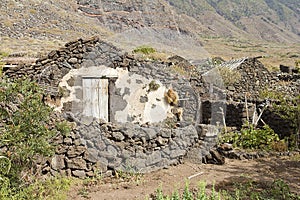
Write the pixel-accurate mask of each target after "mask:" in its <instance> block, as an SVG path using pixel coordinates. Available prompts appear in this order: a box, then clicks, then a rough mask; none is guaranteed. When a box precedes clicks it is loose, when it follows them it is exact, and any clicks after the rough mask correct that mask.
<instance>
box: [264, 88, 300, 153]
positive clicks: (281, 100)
mask: <svg viewBox="0 0 300 200" xmlns="http://www.w3.org/2000/svg"><path fill="white" fill-rule="evenodd" d="M261 96H262V97H264V98H267V99H270V100H271V101H272V107H271V109H272V110H273V111H274V112H275V113H277V114H278V115H279V116H280V117H281V118H282V119H285V120H286V121H287V122H289V123H290V126H291V127H292V128H293V132H292V133H291V135H290V136H289V138H287V139H289V140H290V141H291V142H290V144H289V146H290V147H292V148H299V141H300V95H297V96H292V95H291V94H287V93H284V92H280V91H276V90H271V91H269V90H264V91H262V92H261Z"/></svg>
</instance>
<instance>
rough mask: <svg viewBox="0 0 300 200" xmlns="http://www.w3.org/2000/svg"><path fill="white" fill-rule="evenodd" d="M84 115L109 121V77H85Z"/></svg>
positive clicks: (83, 85) (83, 81) (83, 84)
mask: <svg viewBox="0 0 300 200" xmlns="http://www.w3.org/2000/svg"><path fill="white" fill-rule="evenodd" d="M82 87H83V115H85V116H91V117H96V118H98V119H104V120H105V121H108V79H101V78H90V77H89V78H83V79H82Z"/></svg>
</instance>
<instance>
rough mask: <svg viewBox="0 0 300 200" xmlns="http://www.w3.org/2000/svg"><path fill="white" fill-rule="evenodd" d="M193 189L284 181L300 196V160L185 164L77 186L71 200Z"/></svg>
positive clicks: (122, 198) (124, 199)
mask: <svg viewBox="0 0 300 200" xmlns="http://www.w3.org/2000/svg"><path fill="white" fill-rule="evenodd" d="M193 175H194V177H192V178H190V179H189V182H190V189H192V190H193V189H195V188H197V185H198V184H199V182H201V181H205V182H206V183H207V188H211V187H212V185H213V184H215V188H216V189H217V190H218V189H230V187H232V186H233V184H234V183H240V182H243V181H245V180H246V179H247V180H252V181H256V182H258V183H268V182H273V181H274V180H277V179H282V180H284V181H285V182H286V183H287V184H288V185H289V187H290V189H291V191H292V192H294V193H298V194H299V195H300V159H299V155H298V156H297V157H272V158H263V159H257V160H231V159H226V163H225V164H224V165H210V164H194V163H190V162H188V161H185V163H184V164H180V165H177V166H172V167H169V168H168V169H162V170H159V171H156V172H152V173H149V174H144V175H133V176H131V177H129V179H128V177H127V178H125V179H126V181H125V180H124V179H123V178H121V177H119V178H109V179H102V180H101V181H97V183H96V184H93V183H91V182H90V183H85V184H83V183H80V184H77V185H74V186H73V187H72V188H71V190H70V192H69V194H68V199H73V200H81V199H94V200H96V199H97V200H98V199H99V200H104V199H107V200H119V199H120V200H127V199H130V200H132V199H143V200H144V199H147V197H149V196H151V194H154V193H155V192H156V190H157V189H158V188H159V187H160V186H161V188H162V190H163V192H164V193H165V194H171V193H172V192H173V191H174V190H175V189H178V190H179V193H182V191H183V188H184V186H185V183H186V181H187V180H188V178H189V177H191V176H193Z"/></svg>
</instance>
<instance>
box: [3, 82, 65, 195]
mask: <svg viewBox="0 0 300 200" xmlns="http://www.w3.org/2000/svg"><path fill="white" fill-rule="evenodd" d="M42 96H43V91H42V89H41V88H40V87H39V86H38V85H37V84H36V83H34V82H31V81H29V80H27V79H24V80H16V81H11V80H9V79H6V78H4V79H2V80H1V82H0V102H1V103H0V129H1V132H0V148H2V149H3V150H4V151H1V152H2V153H0V167H1V170H0V181H1V182H2V184H1V185H2V187H1V194H0V195H1V197H0V199H5V198H6V196H7V195H8V196H16V199H23V198H21V197H20V198H18V197H17V196H18V195H24V192H25V188H24V187H26V185H27V183H26V182H24V180H23V178H22V176H21V173H22V172H26V171H27V170H28V169H30V168H31V167H32V164H33V162H34V158H35V157H36V156H39V155H40V156H50V155H52V154H53V153H54V146H53V144H52V143H50V142H49V140H50V139H51V138H53V136H55V135H56V134H58V132H59V130H60V131H62V130H63V131H65V132H67V131H68V130H66V128H65V126H64V125H63V124H59V125H58V126H55V125H49V124H51V123H52V122H51V123H50V115H51V113H52V108H50V107H49V106H47V105H45V104H44V102H43V100H42ZM58 129H59V130H58ZM26 192H28V190H26Z"/></svg>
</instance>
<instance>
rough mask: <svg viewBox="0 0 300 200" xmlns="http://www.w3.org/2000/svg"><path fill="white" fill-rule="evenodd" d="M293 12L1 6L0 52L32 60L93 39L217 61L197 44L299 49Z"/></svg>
mask: <svg viewBox="0 0 300 200" xmlns="http://www.w3.org/2000/svg"><path fill="white" fill-rule="evenodd" d="M299 4H300V2H299V1H297V0H294V1H293V0H288V1H285V0H257V1H246V0H241V1H238V2H237V1H229V0H218V1H216V0H195V1H185V0H115V1H111V0H101V1H99V0H66V1H63V2H61V1H58V0H44V1H42V0H18V1H17V0H2V1H1V6H0V50H1V51H5V52H9V53H13V54H18V53H20V52H27V53H28V52H29V53H28V54H29V55H31V56H38V55H37V52H38V53H39V54H40V53H43V52H48V51H49V50H50V49H54V48H57V47H58V46H61V44H62V43H65V42H67V41H70V40H73V39H76V38H79V37H84V38H86V37H89V36H92V35H99V36H100V37H101V38H102V39H106V40H108V41H110V42H112V43H114V44H115V45H117V46H120V47H122V48H124V49H125V50H129V51H130V50H132V49H133V48H134V47H135V46H138V45H143V44H150V45H151V46H154V47H155V48H157V49H159V50H162V51H166V52H171V53H176V54H179V55H182V56H185V57H187V58H206V57H209V56H210V55H211V54H218V56H222V55H220V53H219V52H218V51H217V50H219V49H221V48H226V47H219V48H217V49H216V48H214V47H213V48H210V47H212V45H211V43H209V46H210V47H209V46H208V45H207V46H206V49H209V50H210V51H214V49H216V52H210V55H209V54H208V52H207V51H206V50H205V49H204V48H203V45H205V40H207V39H211V38H225V40H226V39H227V38H233V39H234V40H236V41H241V40H243V41H247V42H248V41H258V42H260V43H264V42H270V41H271V42H281V43H289V44H292V43H299V42H300V28H299V27H300V22H299V18H300V11H299V7H300V5H299ZM223 43H226V44H227V43H228V42H226V41H225V42H223ZM234 45H235V44H234ZM251 45H252V44H250V46H251ZM252 46H253V45H252ZM234 51H235V50H234ZM237 51H240V50H237ZM226 52H229V51H228V50H226ZM296 52H297V51H296ZM240 56H241V55H240ZM249 56H252V55H249Z"/></svg>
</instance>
